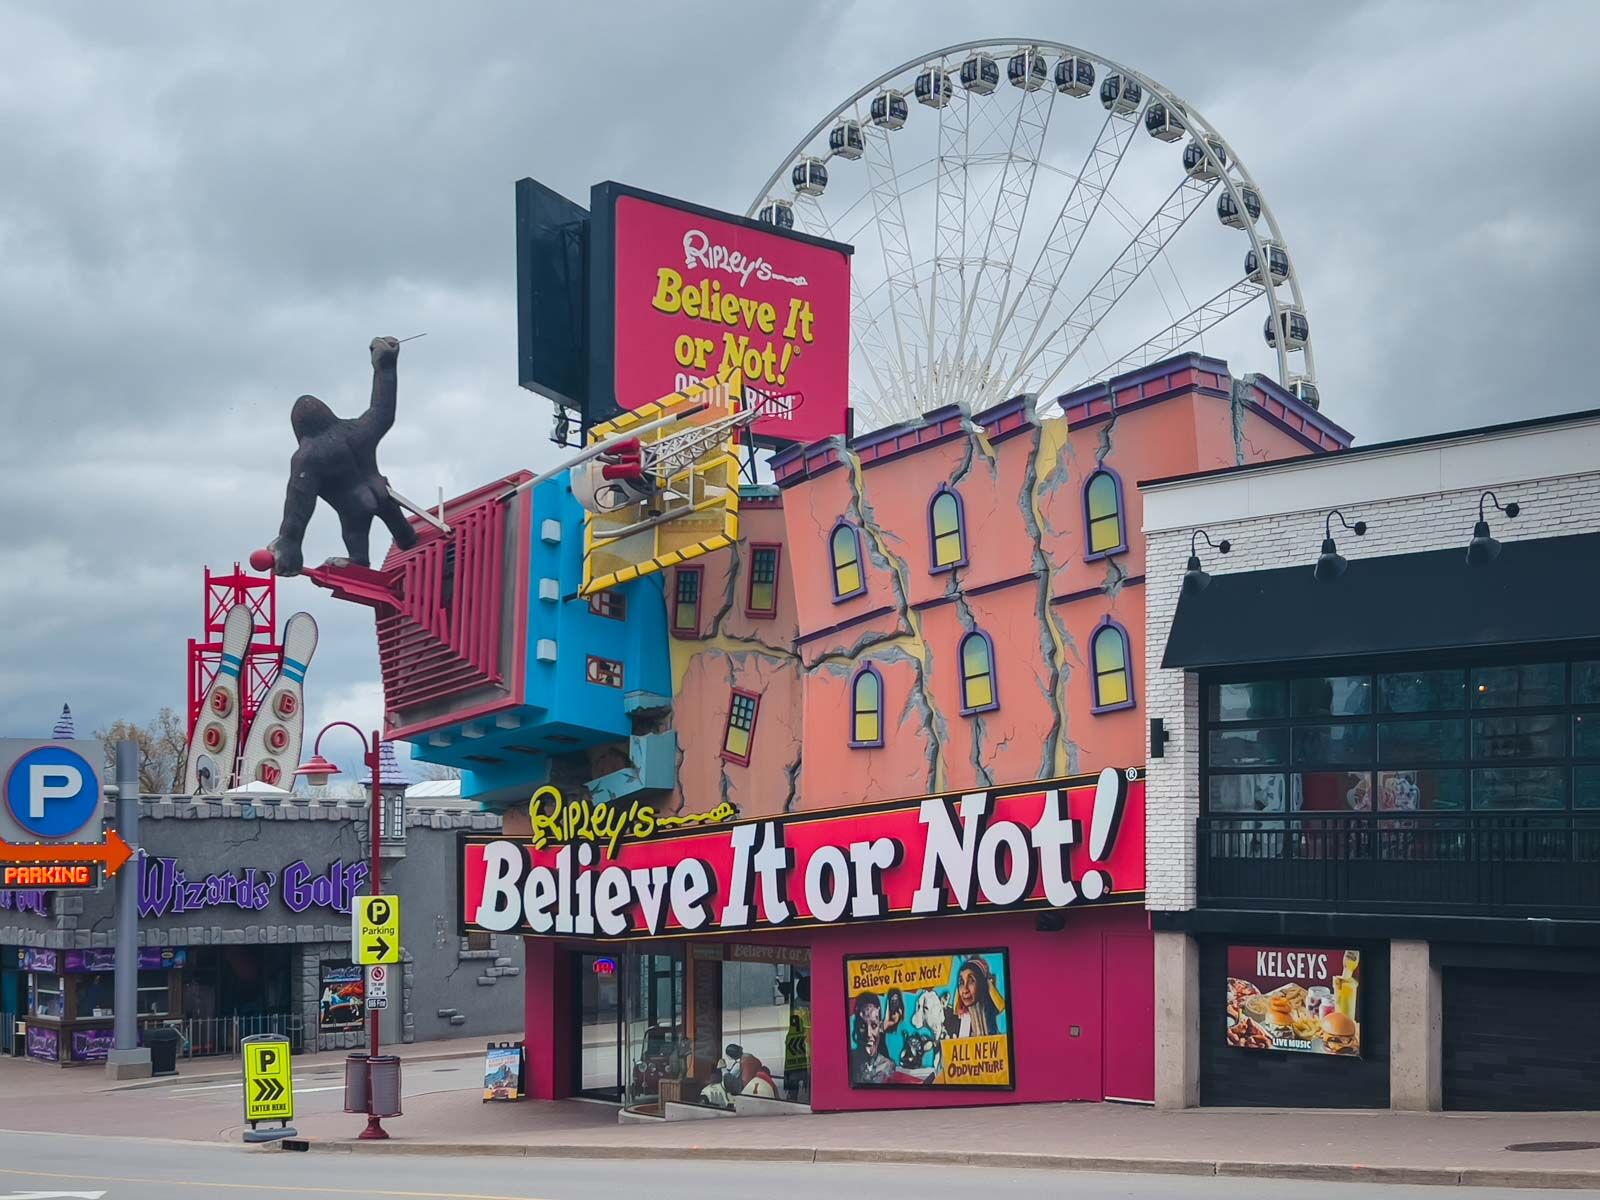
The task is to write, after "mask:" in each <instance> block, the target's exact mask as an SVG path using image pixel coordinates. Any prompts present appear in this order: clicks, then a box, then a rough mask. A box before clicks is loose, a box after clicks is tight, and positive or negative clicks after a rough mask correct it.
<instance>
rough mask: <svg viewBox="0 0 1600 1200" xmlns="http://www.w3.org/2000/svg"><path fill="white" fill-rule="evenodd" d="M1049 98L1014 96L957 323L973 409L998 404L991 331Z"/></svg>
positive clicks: (1005, 289) (1050, 93)
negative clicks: (1008, 128)
mask: <svg viewBox="0 0 1600 1200" xmlns="http://www.w3.org/2000/svg"><path fill="white" fill-rule="evenodd" d="M1055 97H1056V90H1055V88H1053V87H1044V88H1039V89H1037V90H1035V91H1028V90H1026V89H1023V90H1021V92H1020V102H1019V103H1018V105H1017V117H1016V121H1015V122H1014V123H1013V124H1012V127H1011V136H1010V144H1009V145H1008V147H1007V150H1006V156H1005V163H1004V166H1003V167H1002V169H1001V173H1000V179H999V186H998V187H997V188H996V189H995V197H994V207H993V209H992V210H991V213H990V217H989V221H988V225H987V227H986V230H985V232H984V240H983V252H982V254H981V255H980V257H979V260H978V264H977V269H976V272H975V279H974V286H973V288H972V297H971V299H969V300H968V303H967V307H966V312H965V314H964V315H963V317H962V330H961V342H960V352H959V361H961V362H962V363H963V364H965V363H967V361H968V355H967V353H966V347H967V345H968V343H969V342H970V344H971V345H972V346H973V356H974V357H973V361H972V363H971V365H970V367H969V368H968V375H969V378H968V379H967V380H966V385H967V386H966V390H967V391H968V392H969V393H970V394H972V395H974V396H975V397H977V399H976V400H975V402H974V407H980V408H981V407H987V406H988V404H989V403H991V402H992V401H995V400H998V399H1001V398H1002V397H1000V396H997V395H995V394H994V392H995V390H996V389H995V384H996V383H997V382H998V381H997V380H996V378H995V374H996V372H995V366H996V364H995V351H996V338H995V331H996V326H997V325H998V324H999V320H1000V314H1001V313H1002V312H1003V311H1004V310H1005V304H1006V299H1007V297H1008V296H1009V294H1010V291H1011V281H1012V276H1013V274H1014V272H1015V268H1016V255H1017V242H1018V240H1019V239H1020V238H1021V236H1022V227H1023V225H1024V224H1025V222H1026V221H1027V217H1028V205H1029V203H1030V202H1031V201H1032V198H1033V185H1034V180H1035V178H1036V177H1037V175H1038V172H1039V157H1040V154H1041V153H1042V151H1043V146H1044V138H1045V132H1046V130H1047V129H1048V128H1049V125H1050V114H1051V112H1052V111H1053V108H1054V103H1055ZM980 355H981V357H978V356H980Z"/></svg>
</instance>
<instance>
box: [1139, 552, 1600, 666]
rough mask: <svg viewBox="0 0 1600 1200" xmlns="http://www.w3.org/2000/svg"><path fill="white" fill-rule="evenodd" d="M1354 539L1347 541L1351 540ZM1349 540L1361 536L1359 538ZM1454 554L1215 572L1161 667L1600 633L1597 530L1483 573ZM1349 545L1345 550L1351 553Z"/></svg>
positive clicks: (1184, 613)
mask: <svg viewBox="0 0 1600 1200" xmlns="http://www.w3.org/2000/svg"><path fill="white" fill-rule="evenodd" d="M1345 536H1346V537H1347V538H1348V537H1349V535H1348V534H1346V535H1345ZM1352 540H1353V539H1352ZM1466 543H1467V539H1466V537H1465V536H1463V538H1462V539H1461V545H1460V546H1456V547H1452V548H1451V549H1449V550H1430V551H1428V552H1427V553H1424V554H1396V555H1391V556H1388V557H1384V558H1364V559H1351V560H1350V567H1349V569H1348V570H1347V571H1345V573H1344V574H1343V575H1342V576H1340V577H1339V578H1338V579H1336V580H1333V581H1332V582H1330V583H1318V582H1317V581H1316V579H1315V578H1313V576H1312V566H1313V564H1314V563H1315V562H1316V558H1317V539H1315V538H1309V537H1308V540H1307V542H1306V552H1305V562H1304V563H1301V564H1298V565H1296V566H1293V567H1284V568H1281V569H1278V570H1272V571H1244V572H1240V573H1238V574H1233V575H1213V576H1212V578H1211V583H1210V585H1209V586H1208V587H1207V588H1206V589H1205V590H1204V591H1202V592H1200V593H1198V594H1196V595H1189V594H1187V593H1185V594H1183V595H1182V596H1181V598H1180V599H1179V601H1178V611H1177V613H1176V615H1175V616H1174V618H1173V622H1172V632H1171V634H1170V635H1169V636H1168V638H1167V649H1166V654H1165V656H1164V657H1163V658H1162V660H1161V665H1162V666H1163V667H1184V668H1189V669H1194V668H1198V667H1226V666H1245V665H1250V664H1255V663H1284V662H1297V661H1305V660H1311V659H1327V658H1345V657H1352V656H1357V655H1376V654H1397V653H1403V652H1406V651H1415V650H1442V649H1454V648H1459V647H1470V646H1508V645H1521V644H1527V643H1536V642H1564V641H1577V640H1583V639H1589V638H1597V637H1600V534H1595V533H1588V534H1579V535H1576V536H1572V537H1558V538H1540V539H1537V540H1534V541H1524V542H1506V543H1504V544H1503V546H1502V547H1501V551H1500V557H1499V558H1497V559H1496V560H1495V561H1494V562H1492V563H1490V564H1489V565H1488V566H1486V567H1469V566H1467V547H1466ZM1344 548H1345V549H1348V548H1349V547H1348V545H1346V546H1345V547H1344Z"/></svg>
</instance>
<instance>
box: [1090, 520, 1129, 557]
mask: <svg viewBox="0 0 1600 1200" xmlns="http://www.w3.org/2000/svg"><path fill="white" fill-rule="evenodd" d="M1121 544H1122V521H1121V519H1120V518H1118V517H1099V518H1096V519H1095V520H1093V521H1090V522H1089V552H1090V553H1091V554H1103V553H1105V552H1106V551H1107V550H1115V549H1116V548H1117V547H1118V546H1120V545H1121Z"/></svg>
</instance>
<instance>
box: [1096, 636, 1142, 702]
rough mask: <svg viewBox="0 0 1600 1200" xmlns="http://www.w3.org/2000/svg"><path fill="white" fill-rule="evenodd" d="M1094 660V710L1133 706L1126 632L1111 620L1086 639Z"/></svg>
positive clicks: (1131, 677) (1131, 678)
mask: <svg viewBox="0 0 1600 1200" xmlns="http://www.w3.org/2000/svg"><path fill="white" fill-rule="evenodd" d="M1089 656H1090V658H1091V659H1092V660H1093V661H1094V711H1095V712H1112V711H1114V710H1116V709H1119V708H1132V707H1133V672H1132V671H1131V670H1130V669H1129V667H1128V631H1127V630H1126V629H1124V628H1123V627H1122V626H1121V625H1118V624H1117V623H1116V622H1115V621H1113V620H1112V619H1111V618H1110V617H1106V618H1105V619H1104V620H1103V621H1102V622H1101V623H1100V628H1098V629H1096V630H1095V631H1094V636H1093V637H1092V638H1091V639H1090V640H1089Z"/></svg>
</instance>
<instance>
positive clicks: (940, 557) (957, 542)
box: [933, 533, 961, 567]
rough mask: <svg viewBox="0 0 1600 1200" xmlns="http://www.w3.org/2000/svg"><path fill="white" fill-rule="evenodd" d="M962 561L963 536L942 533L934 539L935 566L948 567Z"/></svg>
mask: <svg viewBox="0 0 1600 1200" xmlns="http://www.w3.org/2000/svg"><path fill="white" fill-rule="evenodd" d="M960 561H961V535H960V534H959V533H941V534H939V535H938V536H937V537H936V538H934V539H933V565H934V566H936V567H948V566H949V565H950V564H951V563H957V562H960Z"/></svg>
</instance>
